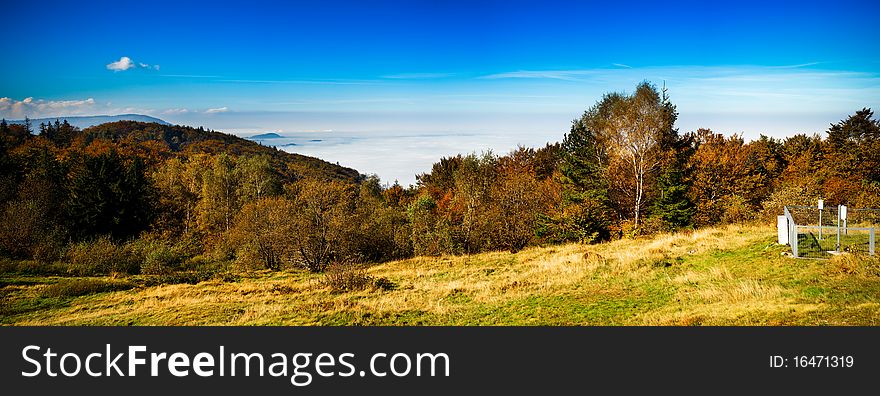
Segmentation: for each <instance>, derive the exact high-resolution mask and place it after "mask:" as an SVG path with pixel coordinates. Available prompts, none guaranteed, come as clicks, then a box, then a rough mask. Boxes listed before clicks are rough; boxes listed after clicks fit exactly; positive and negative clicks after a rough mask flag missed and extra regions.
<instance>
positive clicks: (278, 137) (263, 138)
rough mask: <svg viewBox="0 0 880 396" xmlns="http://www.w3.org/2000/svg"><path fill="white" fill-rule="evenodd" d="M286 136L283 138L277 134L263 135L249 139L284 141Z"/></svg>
mask: <svg viewBox="0 0 880 396" xmlns="http://www.w3.org/2000/svg"><path fill="white" fill-rule="evenodd" d="M282 138H284V136H281V135H279V134H277V133H275V132H268V133H261V134H259V135H254V136H250V137H248V139H250V140H266V139H282Z"/></svg>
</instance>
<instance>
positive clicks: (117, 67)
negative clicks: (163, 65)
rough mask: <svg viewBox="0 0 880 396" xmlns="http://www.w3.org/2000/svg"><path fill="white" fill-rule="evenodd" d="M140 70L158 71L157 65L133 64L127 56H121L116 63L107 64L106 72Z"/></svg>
mask: <svg viewBox="0 0 880 396" xmlns="http://www.w3.org/2000/svg"><path fill="white" fill-rule="evenodd" d="M136 67H138V68H141V69H150V70H159V65H151V64H149V63H143V62H135V61H133V60H131V58H129V57H127V56H123V57H121V58H119V60H118V61H116V62H110V63H108V64H107V70H113V71H114V72H119V71H126V70H128V69H132V68H136Z"/></svg>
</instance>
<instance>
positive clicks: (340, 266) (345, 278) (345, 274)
mask: <svg viewBox="0 0 880 396" xmlns="http://www.w3.org/2000/svg"><path fill="white" fill-rule="evenodd" d="M383 279H384V278H383ZM321 283H322V284H323V285H324V286H327V287H329V288H330V290H331V291H333V292H334V293H342V292H350V291H357V290H364V289H366V288H367V287H370V286H372V285H373V284H374V280H373V277H372V276H370V275H368V274H367V270H366V268H365V267H364V266H363V265H360V264H353V263H333V264H331V265H330V267H329V269H328V270H327V272H326V274H325V275H324V279H322V280H321ZM389 283H390V282H389Z"/></svg>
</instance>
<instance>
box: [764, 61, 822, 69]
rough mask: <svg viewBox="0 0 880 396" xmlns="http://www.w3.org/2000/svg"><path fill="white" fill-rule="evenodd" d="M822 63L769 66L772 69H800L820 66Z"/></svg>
mask: <svg viewBox="0 0 880 396" xmlns="http://www.w3.org/2000/svg"><path fill="white" fill-rule="evenodd" d="M820 64H822V62H808V63H800V64H797V65H782V66H768V67H769V68H771V69H799V68H802V67H810V66H816V65H820Z"/></svg>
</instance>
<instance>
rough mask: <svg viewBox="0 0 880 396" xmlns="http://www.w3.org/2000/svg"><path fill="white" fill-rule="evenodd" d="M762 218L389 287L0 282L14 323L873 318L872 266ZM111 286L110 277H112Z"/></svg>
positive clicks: (451, 266) (424, 274) (443, 264)
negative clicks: (796, 239) (784, 237)
mask: <svg viewBox="0 0 880 396" xmlns="http://www.w3.org/2000/svg"><path fill="white" fill-rule="evenodd" d="M787 250H788V249H787V247H785V246H779V245H777V244H776V243H775V229H773V228H770V227H767V226H738V225H731V226H726V227H716V228H707V229H701V230H697V231H691V232H682V233H675V234H666V235H660V236H656V237H651V238H643V239H623V240H618V241H614V242H610V243H603V244H597V245H578V244H570V245H563V246H551V247H535V248H530V249H527V250H524V251H522V252H519V253H516V254H511V253H507V252H494V253H485V254H479V255H473V256H450V257H417V258H413V259H408V260H402V261H395V262H389V263H384V264H377V265H374V266H371V267H370V268H369V269H368V273H369V274H370V275H372V276H374V277H377V278H378V277H385V278H387V279H389V280H391V281H392V282H393V284H394V288H393V289H391V290H370V289H368V290H363V291H356V292H342V293H338V292H333V291H331V290H330V288H328V287H327V286H325V284H324V283H323V282H321V279H322V276H323V275H316V274H310V273H305V272H299V271H284V272H267V271H261V272H249V273H244V274H241V277H240V278H239V279H238V280H235V281H222V280H212V281H206V282H201V283H199V284H195V285H190V284H174V285H159V286H150V287H147V286H137V287H134V288H131V289H128V290H120V291H106V292H99V293H95V294H89V295H84V296H77V297H47V296H46V293H45V289H46V288H48V287H50V286H51V285H52V284H53V283H58V282H70V281H71V280H70V279H69V278H56V277H24V276H16V277H10V276H6V277H5V278H2V279H3V283H2V284H0V285H2V289H0V290H2V291H3V294H2V298H3V299H4V300H5V301H4V302H3V304H4V307H5V308H3V309H2V310H0V323H3V324H12V325H870V326H873V325H877V324H878V323H880V261H878V260H877V259H876V258H867V257H856V256H843V257H837V258H835V259H833V260H806V259H792V258H789V257H786V256H784V255H783V254H782V253H783V252H785V251H787ZM107 281H108V282H114V281H118V280H107Z"/></svg>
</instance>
